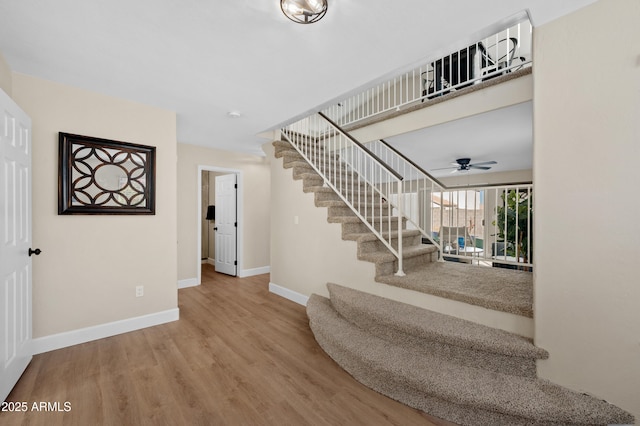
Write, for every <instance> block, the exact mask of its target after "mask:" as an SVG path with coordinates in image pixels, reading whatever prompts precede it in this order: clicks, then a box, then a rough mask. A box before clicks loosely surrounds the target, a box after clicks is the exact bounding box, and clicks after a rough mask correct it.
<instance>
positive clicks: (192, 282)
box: [178, 278, 200, 289]
mask: <svg viewBox="0 0 640 426" xmlns="http://www.w3.org/2000/svg"><path fill="white" fill-rule="evenodd" d="M197 285H200V284H198V279H197V278H187V279H184V280H180V281H178V289H181V288H187V287H195V286H197Z"/></svg>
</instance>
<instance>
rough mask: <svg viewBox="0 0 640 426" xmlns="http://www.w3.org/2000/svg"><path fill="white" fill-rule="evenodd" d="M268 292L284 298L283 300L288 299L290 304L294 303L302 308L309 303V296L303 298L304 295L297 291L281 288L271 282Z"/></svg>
mask: <svg viewBox="0 0 640 426" xmlns="http://www.w3.org/2000/svg"><path fill="white" fill-rule="evenodd" d="M269 292H271V293H273V294H277V295H278V296H281V297H284V298H285V299H289V300H291V301H292V302H296V303H297V304H298V305H302V306H307V302H308V301H309V296H305V295H304V294H301V293H298V292H297V291H293V290H289V289H288V288H285V287H281V286H279V285H277V284H274V283H272V282H270V283H269Z"/></svg>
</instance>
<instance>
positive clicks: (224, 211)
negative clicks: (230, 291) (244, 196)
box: [214, 174, 238, 276]
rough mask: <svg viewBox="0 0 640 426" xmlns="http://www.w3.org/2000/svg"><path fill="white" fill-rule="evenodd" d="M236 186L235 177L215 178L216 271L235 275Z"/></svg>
mask: <svg viewBox="0 0 640 426" xmlns="http://www.w3.org/2000/svg"><path fill="white" fill-rule="evenodd" d="M237 191H238V188H237V185H236V175H235V174H230V175H222V176H216V226H215V228H214V230H215V233H216V237H215V241H216V248H215V259H216V265H215V266H216V271H217V272H222V273H223V274H228V275H234V276H235V275H237V256H236V245H237V241H236V238H237V235H238V234H237V232H236V231H237V229H238V222H237V220H238V219H237V217H236V209H237V195H236V194H237Z"/></svg>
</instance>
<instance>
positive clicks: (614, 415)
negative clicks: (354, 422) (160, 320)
mask: <svg viewBox="0 0 640 426" xmlns="http://www.w3.org/2000/svg"><path fill="white" fill-rule="evenodd" d="M307 315H308V316H309V324H310V327H311V330H312V331H313V333H314V336H315V337H316V340H317V341H318V343H319V344H320V346H321V347H322V348H323V349H324V350H325V351H326V352H327V353H328V354H329V356H331V357H332V358H333V359H334V360H335V361H336V362H337V363H338V364H339V365H340V366H342V367H343V368H344V369H345V370H346V371H347V372H349V373H350V374H351V375H352V376H353V377H354V378H355V379H356V380H358V381H360V382H361V383H363V384H365V385H366V386H369V387H371V388H372V389H374V390H376V391H378V392H380V393H382V394H384V395H387V396H389V397H391V398H393V399H396V400H398V401H400V402H403V403H405V404H407V405H410V406H412V407H414V408H417V409H420V410H422V411H425V412H427V413H429V414H431V415H434V416H437V417H440V418H444V419H447V420H450V421H453V422H456V423H459V424H462V425H488V424H490V425H510V426H512V425H578V424H599V425H606V424H624V423H632V422H633V417H632V416H631V415H630V414H628V413H626V412H625V411H623V410H621V409H619V408H617V407H615V406H613V405H611V404H608V403H606V402H605V401H600V400H597V399H595V398H592V397H590V396H587V395H583V394H579V393H576V392H573V391H570V390H568V389H565V388H562V387H560V386H557V385H554V384H552V383H550V382H547V381H543V380H539V379H535V378H527V377H518V376H513V375H508V374H501V373H496V372H491V371H486V370H483V369H480V368H473V367H468V366H464V365H458V364H455V363H453V362H451V361H450V360H448V359H446V358H442V357H438V356H434V355H433V354H426V353H422V352H420V351H415V350H412V349H410V348H406V347H403V346H402V345H395V344H392V343H391V342H389V341H388V340H385V339H382V338H380V337H377V336H375V335H373V334H371V333H369V332H367V331H366V330H364V329H362V328H361V327H358V326H356V325H354V324H353V323H352V322H350V321H348V320H347V319H345V318H344V317H342V316H341V315H340V314H339V313H338V312H337V311H336V310H335V309H334V308H333V305H332V302H331V301H329V299H326V298H324V297H321V296H317V295H312V296H311V298H310V299H309V302H308V304H307Z"/></svg>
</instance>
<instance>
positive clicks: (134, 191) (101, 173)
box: [58, 132, 155, 214]
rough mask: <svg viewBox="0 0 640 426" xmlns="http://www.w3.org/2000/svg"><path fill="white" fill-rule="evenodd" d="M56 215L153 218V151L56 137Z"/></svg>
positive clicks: (76, 137) (107, 141) (117, 143)
mask: <svg viewBox="0 0 640 426" xmlns="http://www.w3.org/2000/svg"><path fill="white" fill-rule="evenodd" d="M59 149H60V152H59V161H60V164H59V166H60V170H59V181H58V214H155V147H151V146H145V145H136V144H131V143H125V142H117V141H112V140H107V139H98V138H92V137H88V136H79V135H72V134H68V133H62V132H61V133H60V138H59Z"/></svg>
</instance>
